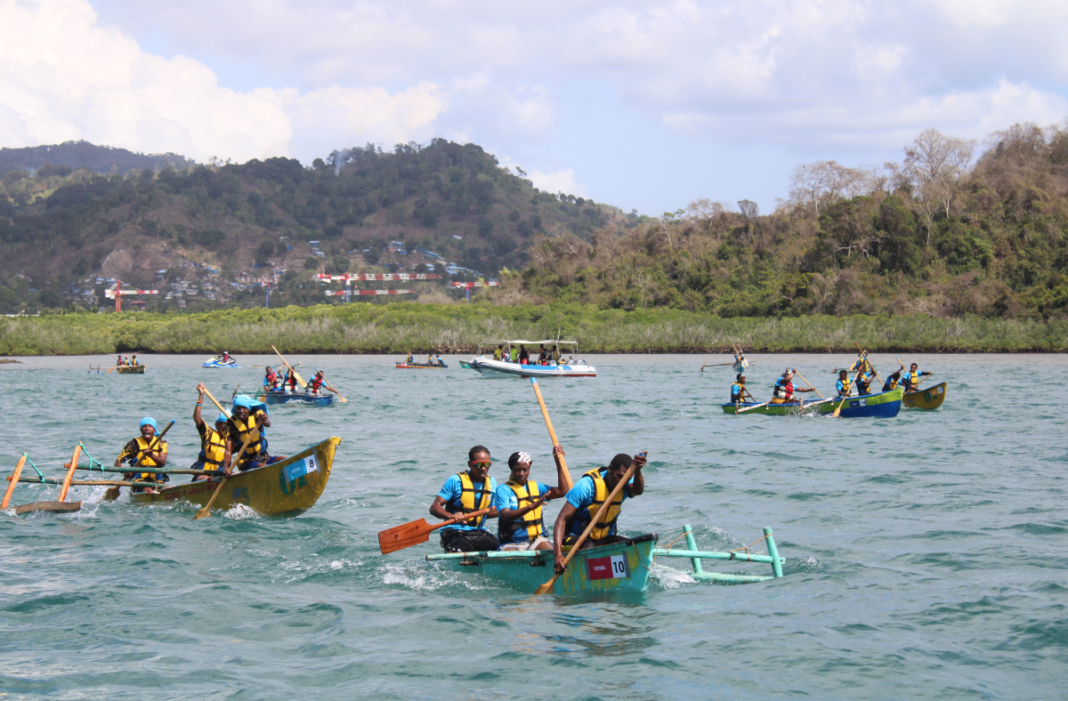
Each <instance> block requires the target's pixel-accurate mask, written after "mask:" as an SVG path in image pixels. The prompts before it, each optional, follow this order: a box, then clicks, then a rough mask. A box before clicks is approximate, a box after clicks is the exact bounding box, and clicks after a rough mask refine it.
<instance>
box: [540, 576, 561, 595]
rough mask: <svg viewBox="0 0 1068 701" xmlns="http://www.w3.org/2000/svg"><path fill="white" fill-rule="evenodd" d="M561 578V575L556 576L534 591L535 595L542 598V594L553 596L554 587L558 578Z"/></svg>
mask: <svg viewBox="0 0 1068 701" xmlns="http://www.w3.org/2000/svg"><path fill="white" fill-rule="evenodd" d="M559 576H560V575H558V574H554V575H553V578H552V579H550V580H549V581H548V582H546V583H545V584H542V585H541V586H540V587H538V588H537V589H536V590H534V595H535V596H541V595H542V594H551V593H552V591H553V587H555V586H556V578H557V577H559Z"/></svg>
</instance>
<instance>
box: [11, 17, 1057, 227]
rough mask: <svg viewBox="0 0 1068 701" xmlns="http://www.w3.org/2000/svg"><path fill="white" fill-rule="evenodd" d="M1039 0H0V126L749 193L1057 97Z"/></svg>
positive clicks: (732, 196)
mask: <svg viewBox="0 0 1068 701" xmlns="http://www.w3.org/2000/svg"><path fill="white" fill-rule="evenodd" d="M1065 26H1068V3H1065V2H1063V0H1061V1H1059V2H1052V1H1048V0H1028V2H1019V1H1018V0H1013V1H1010V0H923V1H914V0H898V2H895V3H887V2H869V1H866V0H797V1H795V2H789V1H786V0H777V1H765V0H721V1H719V2H697V1H679V2H660V1H657V0H635V1H633V2H632V1H629V0H603V1H601V2H592V1H589V0H566V2H565V1H559V0H538V1H537V2H531V1H527V0H509V1H507V2H501V1H500V0H494V1H476V0H470V1H467V2H460V1H457V0H407V1H405V2H396V1H393V2H376V1H373V0H300V1H299V2H298V1H297V0H226V1H225V2H219V1H218V0H210V1H209V0H183V1H182V2H174V0H0V147H20V146H35V145H39V144H52V143H60V142H63V141H68V140H72V139H74V140H77V139H85V140H87V141H91V142H93V143H97V144H107V145H110V146H116V147H122V148H127V149H131V150H134V151H140V152H145V153H161V152H168V151H170V152H175V153H180V154H182V155H185V156H188V157H190V158H193V159H195V160H197V161H200V162H207V161H208V160H209V159H210V158H212V157H216V158H219V159H221V160H226V159H233V160H234V161H236V162H243V161H246V160H249V159H252V158H261V159H262V158H268V157H271V156H288V157H291V158H296V159H299V160H300V161H301V162H302V163H304V164H310V163H311V161H312V160H313V159H315V158H317V157H322V158H325V157H326V156H327V155H328V154H329V153H330V152H331V151H333V150H340V149H344V148H350V147H352V146H362V145H364V144H367V143H376V144H379V145H381V146H382V147H383V148H385V149H390V148H392V146H393V145H394V144H397V143H408V142H416V143H419V144H427V143H429V142H430V140H431V139H433V138H445V139H449V140H453V141H457V142H461V143H465V142H471V143H476V144H478V145H480V146H482V147H483V148H485V149H486V150H487V151H488V152H490V153H492V154H494V155H495V156H496V157H497V158H498V160H499V161H500V163H501V164H502V165H503V166H509V167H513V168H514V167H516V166H518V167H521V168H522V169H523V170H524V171H525V172H526V173H527V174H528V177H529V178H530V179H531V180H532V181H533V182H534V184H535V185H536V186H537V187H540V188H542V189H543V190H547V191H549V192H554V193H555V192H565V193H568V194H574V195H576V196H581V197H590V198H593V199H595V200H597V201H598V202H604V203H608V204H612V205H616V206H618V207H622V208H623V209H624V210H625V211H630V210H632V209H636V210H637V211H638V212H640V213H642V214H650V215H654V216H655V215H660V214H662V213H664V212H667V211H673V210H675V209H678V208H682V207H685V206H686V205H687V204H688V203H689V202H691V201H693V200H695V199H697V198H700V197H706V198H709V199H711V200H715V201H722V202H724V203H725V204H727V205H729V206H731V207H734V206H735V203H736V202H737V201H738V200H741V199H750V200H753V201H755V202H757V203H758V204H759V205H760V207H761V210H762V211H765V212H767V211H770V210H771V209H773V208H774V206H775V203H776V199H777V198H786V197H787V196H788V194H789V189H790V175H791V172H792V171H793V169H794V168H795V167H796V166H797V165H799V164H802V163H809V162H813V161H817V160H836V161H838V162H839V163H841V164H843V165H848V166H853V167H859V166H881V165H882V164H883V163H885V162H887V161H898V162H900V161H901V159H902V155H903V151H902V149H903V148H904V146H905V145H907V144H908V143H909V142H911V141H912V139H914V138H915V137H916V135H917V134H919V133H920V132H921V131H923V130H924V129H928V128H935V129H938V130H940V131H942V132H943V133H945V134H948V135H952V136H958V137H967V138H976V139H979V140H980V142H982V141H983V140H985V139H986V138H987V137H988V136H989V135H990V134H991V133H992V132H994V131H997V130H1001V129H1005V128H1007V127H1009V126H1011V125H1012V124H1014V123H1017V122H1034V123H1036V124H1038V125H1040V126H1048V125H1052V124H1058V123H1062V122H1063V121H1064V120H1065V118H1066V117H1068V88H1066V86H1068V42H1065V41H1064V40H1063V36H1062V35H1063V28H1064V27H1065Z"/></svg>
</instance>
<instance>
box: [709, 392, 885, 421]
mask: <svg viewBox="0 0 1068 701" xmlns="http://www.w3.org/2000/svg"><path fill="white" fill-rule="evenodd" d="M904 393H905V390H904V389H903V388H901V387H898V388H897V389H894V390H890V391H889V392H879V393H877V394H865V395H862V396H857V397H850V398H849V399H847V400H845V404H844V405H843V406H842V411H841V413H840V414H839V416H841V417H843V418H847V419H857V418H873V417H874V418H886V419H888V418H893V417H895V416H897V414H898V412H899V411H901V400H902V396H903V395H904ZM840 402H841V400H840V399H838V398H837V397H828V398H827V399H820V400H817V401H814V402H805V403H804V404H803V405H802V404H801V403H799V402H790V403H789V404H766V405H764V406H761V405H760V404H759V403H757V402H746V403H745V404H742V405H741V406H740V407H738V408H740V409H741V412H740V414H766V415H768V416H790V415H797V414H800V413H802V412H813V413H816V414H831V413H833V412H834V410H835V409H837V408H838V404H839V403H840ZM720 406H722V407H723V413H724V414H733V413H735V409H736V407H735V405H734V404H731V403H730V402H727V403H725V404H722V405H720ZM746 407H753V408H752V409H749V410H748V411H746Z"/></svg>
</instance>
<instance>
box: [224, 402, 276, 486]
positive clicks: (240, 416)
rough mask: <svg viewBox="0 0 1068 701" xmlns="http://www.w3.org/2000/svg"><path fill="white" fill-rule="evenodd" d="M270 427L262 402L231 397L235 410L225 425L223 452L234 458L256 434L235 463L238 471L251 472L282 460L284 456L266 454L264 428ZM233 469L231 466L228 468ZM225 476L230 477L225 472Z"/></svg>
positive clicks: (269, 419)
mask: <svg viewBox="0 0 1068 701" xmlns="http://www.w3.org/2000/svg"><path fill="white" fill-rule="evenodd" d="M270 425H271V417H270V416H268V412H267V406H266V405H265V404H264V403H263V402H257V401H255V400H253V399H252V398H250V397H246V396H245V395H243V394H239V395H237V396H236V397H234V410H233V412H231V414H230V419H229V420H228V421H227V422H226V450H227V451H228V452H229V453H230V454H231V455H237V454H238V452H239V451H240V450H241V446H242V445H244V443H245V440H246V439H247V438H248V437H249V435H255V434H256V433H258V434H259V437H258V438H255V439H254V440H252V441H251V442H250V443H249V445H248V447H247V448H246V449H245V452H244V454H242V456H241V460H240V461H238V463H237V469H238V470H239V471H243V470H252V469H255V468H257V467H263V466H264V465H270V464H272V463H276V462H278V461H279V460H285V457H283V456H281V455H269V454H268V453H267V437H266V435H264V434H265V431H264V430H263V429H266V428H267V427H269V426H270ZM232 468H233V465H231V469H232ZM227 474H229V472H228V471H227Z"/></svg>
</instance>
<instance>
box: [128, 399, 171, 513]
mask: <svg viewBox="0 0 1068 701" xmlns="http://www.w3.org/2000/svg"><path fill="white" fill-rule="evenodd" d="M156 430H157V429H156V420H155V419H153V418H152V417H151V416H146V417H145V418H143V419H141V435H140V436H138V437H137V438H134V439H133V440H131V441H129V442H128V443H127V444H126V445H124V446H123V447H122V452H120V453H119V457H117V458H115V467H122V463H123V462H124V461H125V462H128V463H130V465H131V466H134V467H163V466H164V465H166V464H167V441H165V440H160V441H158V442H157V443H156V445H154V446H152V439H154V438H155V437H156ZM149 446H152V450H149ZM135 477H136V479H137V480H138V481H139V482H159V483H161V484H162V483H163V482H169V481H170V478H169V477H168V476H167V475H166V474H164V473H160V472H126V473H123V476H122V478H123V479H126V480H131V479H134V478H135ZM133 491H134V492H147V493H148V494H155V493H156V490H155V489H153V488H152V487H134V488H133Z"/></svg>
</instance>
